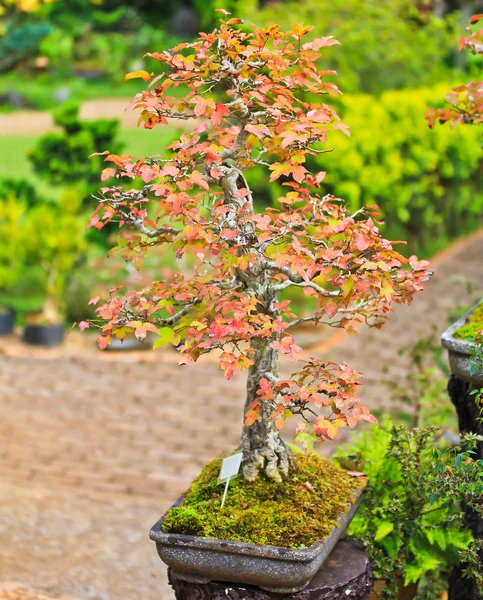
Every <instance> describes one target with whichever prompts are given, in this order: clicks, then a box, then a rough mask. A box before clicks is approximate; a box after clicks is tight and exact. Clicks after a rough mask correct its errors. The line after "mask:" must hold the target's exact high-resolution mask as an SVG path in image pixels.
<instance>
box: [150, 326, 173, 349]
mask: <svg viewBox="0 0 483 600" xmlns="http://www.w3.org/2000/svg"><path fill="white" fill-rule="evenodd" d="M157 334H158V337H157V339H156V340H155V342H154V344H153V350H157V349H158V348H162V347H163V346H167V345H168V344H169V343H175V342H174V339H175V337H177V338H178V339H179V335H177V334H175V333H174V331H173V330H172V329H171V328H170V327H160V328H159V329H158V331H157ZM177 343H178V344H179V341H178V342H177Z"/></svg>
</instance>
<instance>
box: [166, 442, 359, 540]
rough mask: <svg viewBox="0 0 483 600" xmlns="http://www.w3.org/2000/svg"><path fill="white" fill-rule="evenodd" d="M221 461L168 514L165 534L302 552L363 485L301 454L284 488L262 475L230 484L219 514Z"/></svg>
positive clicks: (206, 470)
mask: <svg viewBox="0 0 483 600" xmlns="http://www.w3.org/2000/svg"><path fill="white" fill-rule="evenodd" d="M221 460H222V459H221V458H220V459H217V460H214V461H213V462H211V463H209V464H208V465H206V467H205V468H204V469H203V471H202V472H201V473H200V475H199V476H198V477H197V479H195V481H194V482H193V483H192V484H191V487H190V489H189V490H188V492H187V494H186V496H185V500H184V503H183V505H182V506H178V507H176V508H172V509H171V510H170V511H169V512H168V513H167V515H166V517H165V519H164V522H163V527H162V530H163V531H164V532H165V533H181V534H187V535H197V536H201V537H207V538H217V539H223V540H232V541H237V542H249V543H254V544H260V545H269V546H282V547H285V548H304V547H308V546H310V545H311V544H313V543H314V542H316V541H318V540H321V539H324V538H325V537H327V536H328V535H329V533H330V532H331V530H332V528H333V526H334V524H335V522H336V520H337V518H338V516H339V515H340V513H341V512H344V511H345V510H347V505H348V502H349V501H350V500H351V499H352V498H353V495H354V491H355V490H356V489H360V488H362V487H364V486H365V484H366V481H365V479H364V478H355V477H350V476H349V475H347V473H346V472H345V471H344V470H342V469H341V468H340V467H338V466H337V465H334V464H333V463H331V462H330V461H329V460H327V459H326V458H323V457H322V456H319V455H318V454H311V455H309V456H306V455H305V454H302V453H299V454H296V455H295V456H293V457H292V464H291V470H290V475H289V477H288V478H287V479H285V480H284V481H283V482H282V483H277V482H275V481H271V480H269V479H268V478H267V477H266V476H264V475H261V476H260V477H259V479H257V480H256V481H252V482H250V481H247V480H245V479H243V478H241V477H239V478H237V479H235V480H233V481H231V482H230V488H229V491H228V495H227V499H226V501H225V506H224V507H223V508H221V499H222V493H223V485H222V484H221V485H220V484H218V474H219V472H220V466H221Z"/></svg>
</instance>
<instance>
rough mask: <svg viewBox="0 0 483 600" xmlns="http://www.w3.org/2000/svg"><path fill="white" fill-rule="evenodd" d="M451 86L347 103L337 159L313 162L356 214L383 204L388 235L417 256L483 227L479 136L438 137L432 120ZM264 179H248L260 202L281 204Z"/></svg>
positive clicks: (472, 131)
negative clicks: (432, 109)
mask: <svg viewBox="0 0 483 600" xmlns="http://www.w3.org/2000/svg"><path fill="white" fill-rule="evenodd" d="M329 49H330V48H329ZM446 87H447V86H446V85H445V84H442V85H441V86H439V85H438V86H435V87H434V88H422V89H420V90H401V91H390V92H385V93H383V94H381V96H380V97H378V98H376V97H374V96H370V95H365V94H364V95H348V96H343V97H342V98H341V100H340V102H339V106H338V111H339V113H340V115H341V117H342V118H343V120H344V122H345V123H347V124H348V125H349V127H350V132H351V135H350V137H347V136H344V135H338V136H337V137H332V140H331V144H330V147H332V148H334V149H335V152H328V153H324V154H320V155H319V156H318V157H317V158H316V159H314V158H309V159H308V161H307V162H308V164H309V166H310V168H311V169H312V170H320V169H323V170H324V171H327V175H326V177H325V179H324V181H323V183H322V186H321V187H322V189H323V190H324V191H325V192H330V193H333V194H335V195H336V196H339V197H342V198H345V199H347V202H348V203H349V205H350V207H351V209H352V210H354V211H356V210H358V209H360V208H361V207H362V206H364V205H366V206H367V205H369V206H370V205H373V204H377V205H378V206H379V207H380V208H381V211H382V215H383V217H384V218H385V221H386V222H388V223H389V225H388V226H387V227H386V226H384V232H385V235H387V236H388V237H390V238H392V239H401V240H405V241H407V242H408V243H409V250H410V251H411V252H415V251H418V252H420V251H422V250H424V251H425V252H429V251H436V250H438V249H440V248H441V247H444V246H445V245H446V244H447V243H448V241H449V240H451V239H454V238H455V237H458V236H460V235H464V234H466V233H468V231H470V230H472V229H474V228H476V227H477V226H478V225H479V224H481V222H482V219H481V215H482V212H483V192H482V189H483V186H482V184H483V174H482V169H481V158H480V157H481V140H480V136H479V133H478V130H477V129H476V128H471V127H459V128H457V129H454V130H452V129H450V128H449V127H448V128H445V127H440V128H437V129H435V130H430V129H429V128H428V127H427V126H426V124H425V121H424V117H425V114H426V111H427V109H428V108H429V107H430V106H432V105H433V106H434V105H435V103H438V104H441V103H442V101H440V100H439V98H441V97H442V95H443V90H445V89H446ZM340 157H343V160H341V158H340ZM314 161H315V162H316V164H317V166H315V165H314ZM262 174H263V171H262V169H261V168H260V169H259V170H254V172H251V173H249V174H248V178H249V182H250V185H251V187H252V189H253V191H254V196H255V198H257V200H258V202H261V203H274V202H275V200H276V198H277V197H278V196H279V195H280V192H281V190H282V189H284V188H282V187H279V186H277V185H275V184H274V183H272V184H270V186H267V185H266V182H264V180H263V177H262ZM402 251H403V252H404V250H402Z"/></svg>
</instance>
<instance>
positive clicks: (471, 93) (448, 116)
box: [426, 14, 483, 128]
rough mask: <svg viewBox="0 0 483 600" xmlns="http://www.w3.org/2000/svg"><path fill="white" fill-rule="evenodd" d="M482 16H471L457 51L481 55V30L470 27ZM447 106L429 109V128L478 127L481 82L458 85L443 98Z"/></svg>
mask: <svg viewBox="0 0 483 600" xmlns="http://www.w3.org/2000/svg"><path fill="white" fill-rule="evenodd" d="M481 19H483V14H479V15H473V16H472V17H471V19H470V26H469V27H467V28H466V32H467V34H468V35H467V36H462V37H461V39H460V43H459V48H458V49H459V50H467V51H468V52H471V54H473V55H481V54H483V29H477V30H476V31H472V29H471V25H475V24H476V23H479V22H480V21H481ZM445 99H446V101H447V102H448V104H449V106H448V107H447V108H437V109H434V108H433V109H431V110H429V111H428V113H427V115H426V119H427V120H428V124H429V126H430V127H431V128H432V127H434V125H435V123H436V122H437V121H439V122H440V123H446V122H449V123H451V126H452V127H454V126H455V125H457V124H459V123H462V124H466V125H480V124H481V123H482V121H483V81H470V82H469V83H467V84H462V85H459V86H457V87H455V88H453V89H452V90H451V92H450V93H449V94H447V95H446V96H445Z"/></svg>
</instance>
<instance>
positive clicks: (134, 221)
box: [125, 215, 181, 238]
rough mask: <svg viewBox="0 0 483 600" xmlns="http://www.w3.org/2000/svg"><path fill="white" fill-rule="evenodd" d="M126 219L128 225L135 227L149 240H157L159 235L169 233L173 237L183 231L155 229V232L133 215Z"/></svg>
mask: <svg viewBox="0 0 483 600" xmlns="http://www.w3.org/2000/svg"><path fill="white" fill-rule="evenodd" d="M125 217H126V218H125V221H126V222H127V223H129V224H131V225H133V226H134V227H135V228H136V229H137V230H138V231H139V232H140V233H142V234H143V235H145V236H146V237H148V238H155V237H158V236H159V235H166V234H168V233H171V234H173V235H177V234H178V233H181V230H179V229H176V228H175V227H160V228H159V229H155V230H154V231H153V230H151V229H148V228H147V227H146V226H145V225H144V219H135V218H134V217H133V216H132V215H126V216H125Z"/></svg>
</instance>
